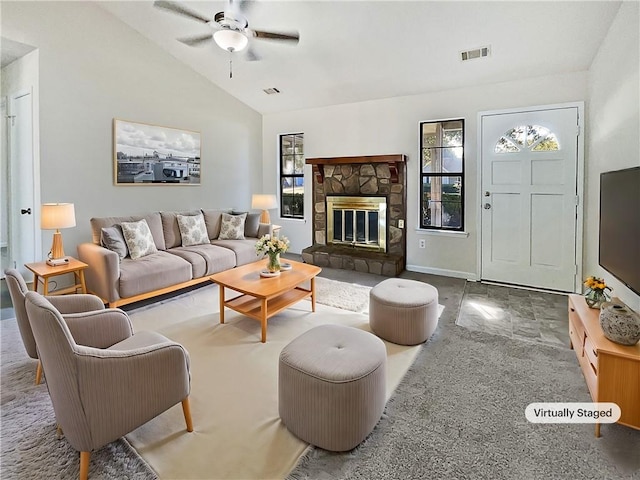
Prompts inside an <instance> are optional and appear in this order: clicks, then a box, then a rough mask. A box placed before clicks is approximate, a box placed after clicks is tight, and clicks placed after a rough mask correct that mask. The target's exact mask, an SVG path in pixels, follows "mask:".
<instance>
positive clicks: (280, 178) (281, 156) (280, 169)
mask: <svg viewBox="0 0 640 480" xmlns="http://www.w3.org/2000/svg"><path fill="white" fill-rule="evenodd" d="M284 137H294V145H295V137H301V138H302V146H303V149H302V150H303V152H302V156H303V158H304V132H296V133H282V134H279V135H278V192H279V194H280V201H279V204H280V218H286V219H292V220H304V163H303V166H302V172H301V173H295V171H296V167H295V152H294V153H293V155H294V161H293V172H294V173H292V174H288V173H283V172H284V157H285V155H284V153H283V145H282V142H283V139H284ZM286 178H290V179H291V180H292V185H293V188H294V191H295V189H296V186H295V183H296V179H298V178H300V179H301V180H302V185H301V187H302V212H301V213H300V215H295V214H285V213H284V210H285V209H284V197H285V195H284V191H283V187H282V181H283V179H286Z"/></svg>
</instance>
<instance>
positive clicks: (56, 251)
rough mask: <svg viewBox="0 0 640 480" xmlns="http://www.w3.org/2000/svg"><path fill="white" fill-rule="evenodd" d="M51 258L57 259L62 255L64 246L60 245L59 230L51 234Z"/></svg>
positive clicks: (60, 235) (60, 236)
mask: <svg viewBox="0 0 640 480" xmlns="http://www.w3.org/2000/svg"><path fill="white" fill-rule="evenodd" d="M49 255H50V257H49V258H51V259H53V260H57V259H59V258H63V257H64V248H63V247H62V234H61V233H60V230H56V232H55V233H54V234H53V243H52V244H51V253H50V254H49Z"/></svg>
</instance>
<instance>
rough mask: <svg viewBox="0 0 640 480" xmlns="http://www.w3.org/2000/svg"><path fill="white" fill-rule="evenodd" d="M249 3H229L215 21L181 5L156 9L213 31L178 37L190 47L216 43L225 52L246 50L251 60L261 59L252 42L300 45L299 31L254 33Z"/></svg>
mask: <svg viewBox="0 0 640 480" xmlns="http://www.w3.org/2000/svg"><path fill="white" fill-rule="evenodd" d="M251 3H252V2H251V1H250V0H228V3H227V8H226V9H225V11H223V12H218V13H216V14H215V15H214V16H213V18H209V17H206V16H205V15H202V14H200V13H199V12H196V11H194V10H191V9H190V8H189V7H187V6H186V5H184V4H182V3H180V2H170V1H160V0H159V1H155V2H153V5H154V6H155V7H157V8H162V9H165V10H168V11H169V12H171V13H175V14H178V15H182V16H184V17H187V18H190V19H192V20H196V21H198V22H200V23H205V24H207V25H209V27H211V29H212V30H213V32H211V33H205V34H200V35H193V36H190V37H184V38H178V39H177V40H178V41H179V42H182V43H184V44H185V45H189V46H191V47H195V46H200V45H204V44H206V43H208V42H210V41H211V40H213V41H214V42H215V43H216V45H218V46H219V47H220V48H222V49H223V50H226V51H228V52H230V53H233V52H240V51H242V50H244V49H245V48H247V47H249V48H248V49H247V59H248V60H260V57H259V56H258V55H257V54H256V52H255V51H254V50H253V49H252V48H251V46H249V39H254V38H255V39H260V40H276V41H285V42H289V43H292V44H297V43H298V41H299V40H300V35H299V34H298V32H289V33H280V32H267V31H264V30H253V29H250V28H249V22H248V21H247V17H246V12H247V10H248V9H249V7H250V5H251Z"/></svg>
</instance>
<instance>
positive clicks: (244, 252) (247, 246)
mask: <svg viewBox="0 0 640 480" xmlns="http://www.w3.org/2000/svg"><path fill="white" fill-rule="evenodd" d="M257 241H258V239H257V238H247V239H244V240H212V241H211V243H212V244H213V245H218V246H220V247H224V248H228V249H229V250H232V251H233V253H235V255H236V266H240V265H245V264H247V263H251V262H255V261H256V260H258V258H260V257H259V256H258V254H257V253H256V242H257Z"/></svg>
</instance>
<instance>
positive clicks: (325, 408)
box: [278, 325, 387, 452]
mask: <svg viewBox="0 0 640 480" xmlns="http://www.w3.org/2000/svg"><path fill="white" fill-rule="evenodd" d="M386 371H387V352H386V349H385V346H384V343H383V342H382V341H381V340H380V339H379V338H378V337H376V336H375V335H372V334H370V333H369V332H365V331H363V330H360V329H357V328H351V327H343V326H340V325H321V326H319V327H315V328H312V329H311V330H309V331H308V332H306V333H304V334H302V335H300V336H299V337H298V338H296V339H294V340H293V341H292V342H291V343H289V344H288V345H287V346H286V347H284V349H282V353H280V364H279V375H278V409H279V412H280V418H281V419H282V421H283V422H284V424H285V425H286V426H287V428H288V429H289V431H291V433H293V434H294V435H295V436H296V437H298V438H300V439H302V440H304V441H305V442H309V443H311V444H312V445H316V446H318V447H320V448H324V449H325V450H331V451H335V452H342V451H346V450H351V449H352V448H355V447H356V446H357V445H358V444H359V443H360V442H362V440H364V439H365V438H366V437H367V435H369V433H371V431H372V430H373V428H374V427H375V426H376V424H377V423H378V420H380V417H381V416H382V412H383V410H384V406H385V402H386Z"/></svg>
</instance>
